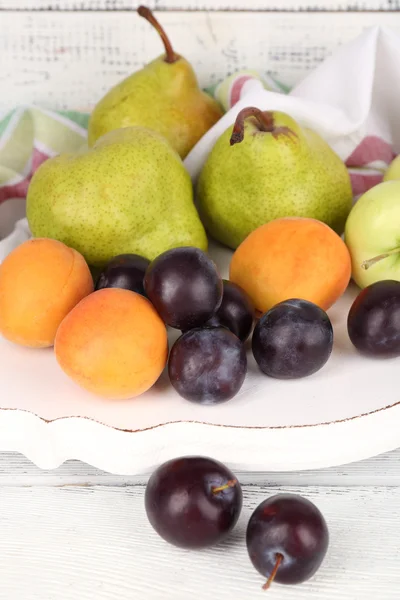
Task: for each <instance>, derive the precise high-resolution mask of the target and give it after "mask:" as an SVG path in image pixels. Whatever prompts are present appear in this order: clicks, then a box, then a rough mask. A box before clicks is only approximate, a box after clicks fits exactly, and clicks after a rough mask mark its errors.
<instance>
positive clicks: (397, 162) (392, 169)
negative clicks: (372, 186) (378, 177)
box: [383, 154, 400, 181]
mask: <svg viewBox="0 0 400 600" xmlns="http://www.w3.org/2000/svg"><path fill="white" fill-rule="evenodd" d="M394 179H400V154H399V156H396V158H395V159H394V160H393V161H392V162H391V163H390V165H389V167H388V169H387V171H386V172H385V174H384V176H383V181H393V180H394Z"/></svg>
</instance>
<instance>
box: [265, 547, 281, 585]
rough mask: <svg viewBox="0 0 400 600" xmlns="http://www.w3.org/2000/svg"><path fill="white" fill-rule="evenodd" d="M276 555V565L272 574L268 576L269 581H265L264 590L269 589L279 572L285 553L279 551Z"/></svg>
mask: <svg viewBox="0 0 400 600" xmlns="http://www.w3.org/2000/svg"><path fill="white" fill-rule="evenodd" d="M275 557H276V562H275V566H274V568H273V569H272V573H271V575H270V576H269V577H268V581H266V583H264V585H263V587H262V589H263V590H269V588H270V587H271V583H272V582H273V581H274V579H275V577H276V574H277V572H278V569H279V567H280V566H281V563H282V561H283V555H282V554H280V553H279V552H278V553H277V554H275Z"/></svg>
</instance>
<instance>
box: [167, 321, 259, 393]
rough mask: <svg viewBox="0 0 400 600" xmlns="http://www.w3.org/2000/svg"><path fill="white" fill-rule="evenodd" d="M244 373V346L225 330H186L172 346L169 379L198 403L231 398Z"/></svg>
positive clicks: (239, 386) (237, 388)
mask: <svg viewBox="0 0 400 600" xmlns="http://www.w3.org/2000/svg"><path fill="white" fill-rule="evenodd" d="M246 372H247V356H246V350H245V348H244V345H243V343H242V342H241V341H240V340H239V338H238V337H236V335H234V334H233V333H232V332H231V331H229V330H228V329H225V328H224V327H204V328H198V329H191V330H190V331H187V332H186V333H184V334H183V335H182V336H181V337H180V338H178V340H177V341H176V342H175V343H174V345H173V346H172V348H171V352H170V356H169V361H168V373H169V378H170V381H171V383H172V385H173V387H174V388H175V389H176V391H177V392H178V394H180V395H181V396H182V397H183V398H186V400H191V401H192V402H197V403H200V404H218V403H220V402H225V401H227V400H230V399H231V398H233V397H234V396H235V395H236V394H237V393H238V392H239V390H240V388H241V387H242V385H243V382H244V379H245V377H246Z"/></svg>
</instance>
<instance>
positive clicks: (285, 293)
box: [230, 217, 351, 313]
mask: <svg viewBox="0 0 400 600" xmlns="http://www.w3.org/2000/svg"><path fill="white" fill-rule="evenodd" d="M350 275H351V260H350V254H349V251H348V249H347V248H346V245H345V243H344V242H343V240H342V239H341V237H340V236H339V235H337V233H335V232H334V231H333V230H332V229H331V228H330V227H328V225H325V224H324V223H322V222H321V221H317V220H315V219H308V218H295V217H292V218H290V217H288V218H281V219H275V220H274V221H271V222H270V223H266V224H265V225H262V226H261V227H259V228H258V229H256V230H255V231H253V232H252V233H251V234H250V235H249V236H248V237H247V238H246V239H245V241H244V242H242V244H241V245H240V246H239V247H238V248H237V250H236V251H235V252H234V254H233V257H232V260H231V264H230V280H231V281H233V282H234V283H236V284H237V285H239V286H241V287H242V288H243V289H244V290H245V292H247V294H248V295H249V296H250V298H251V300H252V301H253V303H254V305H255V307H256V309H257V310H258V311H260V312H262V313H264V312H266V311H267V310H269V309H270V308H271V307H272V306H274V305H275V304H277V303H278V302H282V301H283V300H288V299H290V298H301V299H303V300H309V301H310V302H314V303H315V304H317V305H318V306H320V307H321V308H323V309H324V310H327V309H328V308H329V307H330V306H332V304H334V302H336V300H337V299H338V298H339V297H340V296H341V295H342V294H343V292H344V291H345V290H346V288H347V286H348V284H349V280H350Z"/></svg>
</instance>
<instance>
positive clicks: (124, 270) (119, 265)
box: [96, 254, 150, 296]
mask: <svg viewBox="0 0 400 600" xmlns="http://www.w3.org/2000/svg"><path fill="white" fill-rule="evenodd" d="M149 264H150V261H149V260H148V259H147V258H144V257H143V256H138V255H137V254H120V255H119V256H115V257H114V258H112V259H111V260H110V262H109V263H108V264H107V265H106V266H105V268H104V269H103V270H102V271H101V273H100V275H99V277H98V279H97V281H96V290H102V289H103V288H122V289H124V290H131V291H132V292H136V293H138V294H142V296H145V293H144V287H143V279H144V275H145V273H146V269H147V267H148V266H149Z"/></svg>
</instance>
